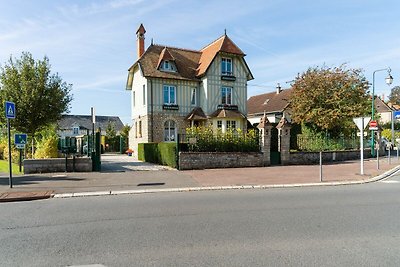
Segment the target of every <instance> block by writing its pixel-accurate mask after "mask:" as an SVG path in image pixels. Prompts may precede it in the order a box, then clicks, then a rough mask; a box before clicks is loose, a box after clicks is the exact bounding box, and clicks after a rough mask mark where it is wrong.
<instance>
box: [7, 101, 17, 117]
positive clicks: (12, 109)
mask: <svg viewBox="0 0 400 267" xmlns="http://www.w3.org/2000/svg"><path fill="white" fill-rule="evenodd" d="M6 118H7V119H15V104H14V103H13V102H9V101H6Z"/></svg>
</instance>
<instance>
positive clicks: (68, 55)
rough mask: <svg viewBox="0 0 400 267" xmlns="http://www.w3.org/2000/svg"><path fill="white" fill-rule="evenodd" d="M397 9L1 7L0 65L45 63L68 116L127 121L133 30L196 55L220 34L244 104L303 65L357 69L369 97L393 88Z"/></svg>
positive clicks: (80, 0) (187, 0) (176, 3)
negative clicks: (246, 75) (237, 57)
mask: <svg viewBox="0 0 400 267" xmlns="http://www.w3.org/2000/svg"><path fill="white" fill-rule="evenodd" d="M399 14H400V1H395V0H393V1H385V0H376V1H375V0H362V1H361V0H335V1H331V0H329V1H324V0H320V1H316V0H310V1H308V0H298V1H294V0H292V1H290V0H286V1H285V0H261V1H258V0H255V1H253V0H249V1H243V0H231V1H226V0H221V1H219V0H202V1H194V0H193V1H192V0H184V1H181V0H152V1H145V0H110V1H92V0H36V1H30V0H29V1H28V0H26V1H22V0H12V1H11V0H0V65H1V66H4V64H5V63H6V62H7V61H8V59H9V58H10V56H12V57H17V58H18V57H20V56H21V53H22V52H23V51H28V52H30V53H32V55H33V57H34V58H36V59H42V58H43V57H44V56H47V57H48V58H49V60H50V63H51V67H52V72H54V73H58V74H59V75H60V76H61V78H62V79H63V81H65V82H67V83H70V84H72V85H73V87H72V88H73V89H72V94H73V98H74V100H73V101H72V103H71V108H70V114H76V115H85V114H87V115H88V114H90V108H91V107H95V110H96V115H108V116H119V117H120V118H121V120H122V121H123V123H125V124H126V123H128V124H129V123H130V114H131V107H130V91H126V90H125V85H126V79H127V75H128V68H129V67H130V66H131V65H132V64H133V63H134V62H135V61H136V60H137V54H136V35H135V33H136V30H137V28H138V26H139V25H140V23H143V25H144V27H145V28H146V35H145V37H146V40H145V45H146V47H147V46H148V45H150V43H151V39H153V40H154V43H156V44H161V45H168V46H174V47H180V48H187V49H194V50H200V49H201V48H202V47H204V46H205V45H207V44H209V43H211V42H212V41H214V40H216V39H217V38H219V37H220V36H221V35H223V34H224V30H225V29H226V32H227V34H228V36H229V37H230V38H231V39H232V40H233V41H234V42H235V43H236V44H237V45H238V46H239V47H240V48H241V50H242V51H244V53H246V57H245V59H246V62H247V64H248V65H249V67H250V69H251V71H252V73H253V75H254V77H255V79H254V80H251V81H249V83H248V97H250V96H252V95H257V94H262V93H266V92H271V91H274V90H275V87H276V85H277V83H280V84H281V86H282V87H283V88H288V87H290V81H292V80H293V79H295V77H296V76H297V75H298V73H302V72H304V71H306V70H307V69H308V68H309V67H317V66H324V65H325V66H328V67H335V66H340V65H342V64H343V63H345V64H347V67H348V68H360V69H362V70H363V74H364V76H365V77H366V78H367V79H368V80H369V81H370V82H371V83H372V76H373V72H374V71H375V70H380V69H385V68H387V67H390V68H391V70H392V72H391V74H392V76H393V78H394V81H393V84H392V85H391V86H388V85H386V84H385V82H384V80H385V77H386V76H387V71H386V70H384V71H378V72H376V74H375V94H377V95H380V96H382V95H385V97H386V99H387V96H388V95H389V94H390V89H391V88H393V87H394V86H397V85H400V19H399Z"/></svg>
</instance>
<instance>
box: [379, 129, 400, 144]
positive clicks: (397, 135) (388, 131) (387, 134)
mask: <svg viewBox="0 0 400 267" xmlns="http://www.w3.org/2000/svg"><path fill="white" fill-rule="evenodd" d="M381 136H382V137H385V138H386V139H387V140H389V141H391V140H392V130H391V129H384V130H383V131H382V132H381ZM394 138H395V139H397V138H400V132H394Z"/></svg>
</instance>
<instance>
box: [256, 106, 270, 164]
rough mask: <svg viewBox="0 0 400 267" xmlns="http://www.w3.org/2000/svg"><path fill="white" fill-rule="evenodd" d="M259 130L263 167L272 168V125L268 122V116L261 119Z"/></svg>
mask: <svg viewBox="0 0 400 267" xmlns="http://www.w3.org/2000/svg"><path fill="white" fill-rule="evenodd" d="M257 128H258V129H259V130H260V133H261V152H262V153H263V165H264V166H270V165H271V129H272V125H271V123H270V122H269V121H268V118H267V116H266V115H265V112H264V116H263V117H262V118H261V120H260V124H258V126H257Z"/></svg>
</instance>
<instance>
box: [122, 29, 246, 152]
mask: <svg viewBox="0 0 400 267" xmlns="http://www.w3.org/2000/svg"><path fill="white" fill-rule="evenodd" d="M145 32H146V31H145V29H144V27H143V25H142V24H141V25H140V27H139V29H138V30H137V32H136V34H137V52H138V60H137V61H136V62H135V63H134V64H133V65H132V66H131V67H130V68H129V74H128V80H127V86H126V89H127V90H131V106H132V129H131V132H130V136H129V147H130V148H132V149H133V150H134V152H135V153H137V145H138V143H146V142H168V141H175V140H176V138H177V134H178V133H181V132H183V131H184V130H185V129H186V128H187V127H189V126H193V125H209V126H212V127H213V128H220V129H221V130H222V131H225V130H226V129H228V128H234V129H235V128H241V129H243V130H246V127H247V121H246V114H247V105H246V99H247V81H249V80H251V79H253V75H252V74H251V72H250V69H249V67H248V66H247V64H246V61H245V60H244V57H245V54H244V53H243V52H242V50H240V48H239V47H237V46H236V44H235V43H234V42H233V41H232V40H231V39H230V38H229V37H228V36H227V35H226V34H224V35H222V36H221V37H220V38H218V39H217V40H215V41H214V42H212V43H211V44H209V45H207V46H205V47H204V48H203V49H201V50H198V51H197V50H189V49H182V48H175V47H170V46H164V45H156V44H153V43H151V45H150V46H149V47H148V48H147V50H145V48H144V38H145V36H144V34H145Z"/></svg>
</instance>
